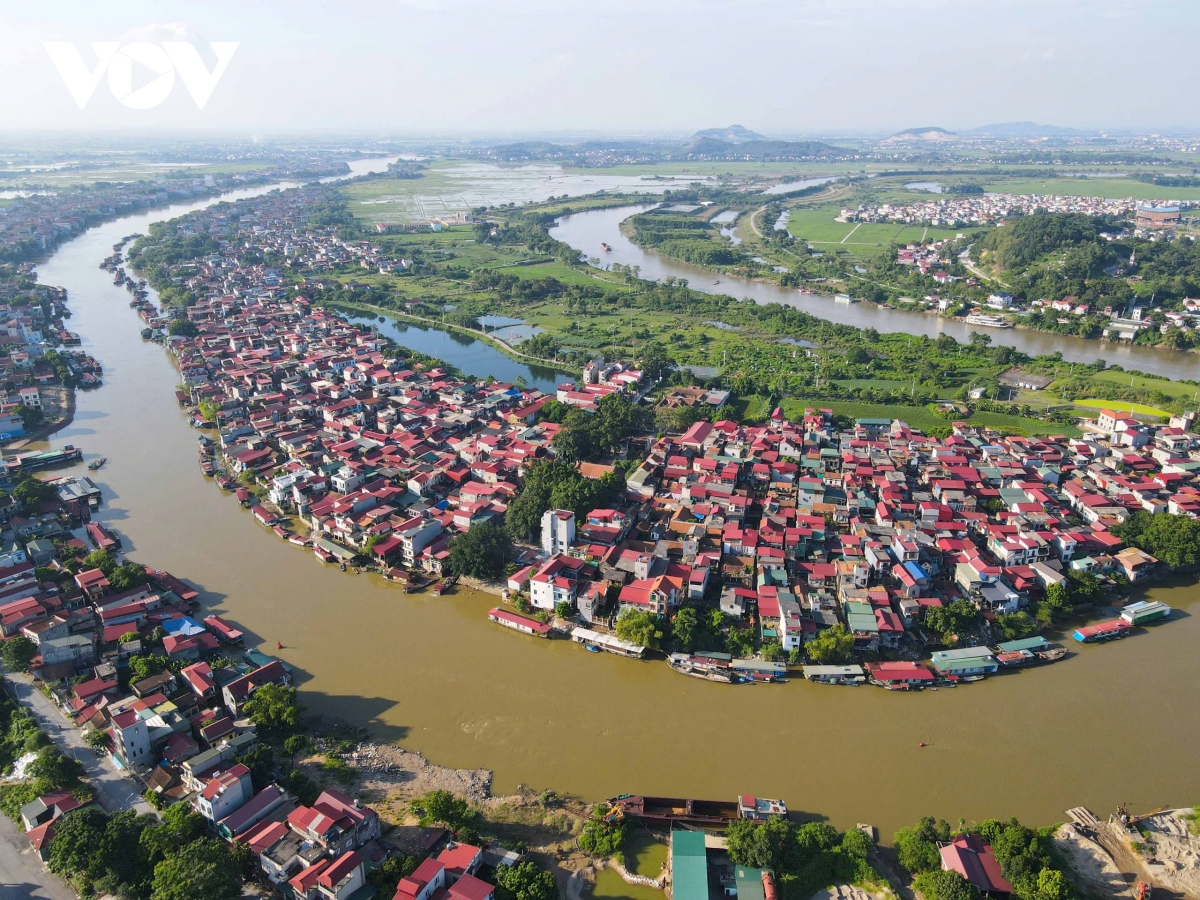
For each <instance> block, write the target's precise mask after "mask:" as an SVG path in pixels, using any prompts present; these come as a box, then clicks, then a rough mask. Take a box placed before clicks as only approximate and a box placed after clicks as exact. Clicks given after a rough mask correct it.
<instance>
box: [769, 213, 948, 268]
mask: <svg viewBox="0 0 1200 900" xmlns="http://www.w3.org/2000/svg"><path fill="white" fill-rule="evenodd" d="M840 212H841V209H840V208H837V209H835V208H834V207H831V206H824V207H816V208H811V209H805V208H800V207H798V208H794V209H792V210H791V212H790V214H789V215H788V231H789V232H790V233H791V234H792V236H793V237H795V238H796V239H797V240H802V241H806V242H807V243H810V244H812V245H813V246H814V247H815V248H817V249H818V250H830V249H835V248H836V249H838V250H844V251H846V252H848V253H850V254H852V255H858V256H864V255H872V254H877V253H883V252H884V251H885V250H887V249H888V247H890V246H891V245H892V244H909V243H913V242H920V241H938V240H945V239H952V238H953V237H954V236H955V235H956V234H958V231H956V230H954V229H949V228H926V227H923V226H920V225H901V224H884V223H875V222H864V223H858V222H837V221H835V219H836V217H837V215H838V214H839V213H840Z"/></svg>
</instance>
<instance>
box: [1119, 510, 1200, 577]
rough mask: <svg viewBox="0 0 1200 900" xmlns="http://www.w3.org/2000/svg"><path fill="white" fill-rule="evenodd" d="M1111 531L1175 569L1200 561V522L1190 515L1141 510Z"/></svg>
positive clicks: (1193, 564)
mask: <svg viewBox="0 0 1200 900" xmlns="http://www.w3.org/2000/svg"><path fill="white" fill-rule="evenodd" d="M1110 531H1112V533H1113V534H1114V535H1116V536H1117V537H1119V538H1120V539H1121V540H1123V541H1124V542H1125V543H1126V544H1129V545H1130V546H1131V547H1137V548H1138V549H1139V550H1144V551H1145V552H1146V553H1149V554H1150V555H1151V556H1153V557H1154V558H1155V559H1157V560H1158V561H1159V562H1161V563H1163V564H1164V565H1166V566H1169V567H1170V568H1172V569H1181V568H1185V567H1191V566H1195V565H1196V564H1197V563H1198V562H1200V520H1197V519H1193V518H1192V517H1191V516H1185V515H1176V514H1175V513H1154V514H1153V515H1151V514H1150V513H1148V512H1145V511H1144V510H1138V511H1137V512H1135V513H1134V514H1133V515H1131V516H1130V517H1129V518H1128V519H1126V520H1125V521H1124V522H1123V523H1122V524H1120V525H1114V526H1113V527H1112V528H1111V529H1110Z"/></svg>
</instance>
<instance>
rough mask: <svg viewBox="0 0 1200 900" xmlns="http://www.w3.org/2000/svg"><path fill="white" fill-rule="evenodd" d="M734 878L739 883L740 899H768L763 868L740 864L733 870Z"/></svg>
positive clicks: (738, 893) (738, 894) (738, 892)
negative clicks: (764, 887)
mask: <svg viewBox="0 0 1200 900" xmlns="http://www.w3.org/2000/svg"><path fill="white" fill-rule="evenodd" d="M733 880H734V882H735V883H736V884H737V896H738V900H766V896H767V892H766V891H765V890H764V889H763V870H762V869H752V868H750V867H749V866H738V867H736V868H735V869H734V870H733Z"/></svg>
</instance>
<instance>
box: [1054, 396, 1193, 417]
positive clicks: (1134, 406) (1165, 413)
mask: <svg viewBox="0 0 1200 900" xmlns="http://www.w3.org/2000/svg"><path fill="white" fill-rule="evenodd" d="M1075 405H1076V406H1081V407H1083V408H1084V409H1095V410H1101V409H1107V410H1109V411H1111V412H1116V413H1129V415H1131V416H1153V417H1157V418H1160V419H1169V418H1170V417H1171V413H1170V411H1169V410H1165V409H1159V408H1158V407H1156V406H1147V405H1146V404H1145V403H1128V402H1126V401H1124V400H1076V401H1075Z"/></svg>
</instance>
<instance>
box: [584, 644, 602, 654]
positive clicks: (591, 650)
mask: <svg viewBox="0 0 1200 900" xmlns="http://www.w3.org/2000/svg"><path fill="white" fill-rule="evenodd" d="M583 646H584V649H586V650H587V652H588V653H603V652H604V651H603V650H601V649H600V648H599V647H597V646H596V645H595V644H584V645H583Z"/></svg>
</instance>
